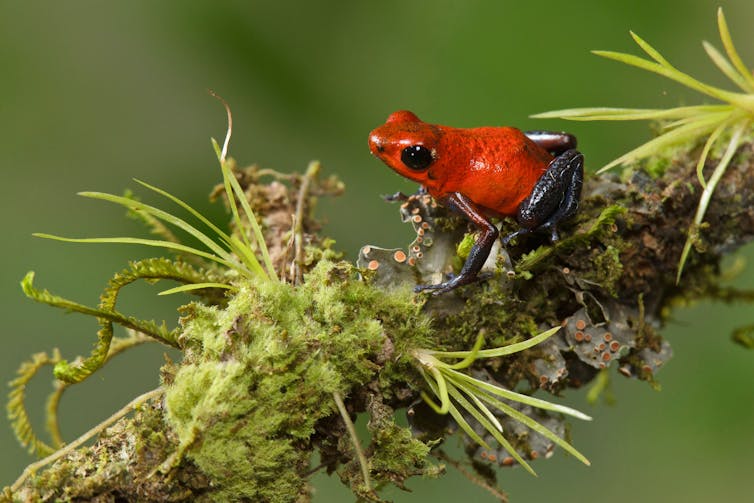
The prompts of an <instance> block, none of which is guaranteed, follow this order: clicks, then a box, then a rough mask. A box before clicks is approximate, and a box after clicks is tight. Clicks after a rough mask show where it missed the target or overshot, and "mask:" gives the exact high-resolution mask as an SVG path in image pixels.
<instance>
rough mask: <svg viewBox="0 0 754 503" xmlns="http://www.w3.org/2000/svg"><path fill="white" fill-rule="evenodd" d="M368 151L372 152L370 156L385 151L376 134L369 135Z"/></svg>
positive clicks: (380, 139)
mask: <svg viewBox="0 0 754 503" xmlns="http://www.w3.org/2000/svg"><path fill="white" fill-rule="evenodd" d="M369 150H371V151H372V154H374V155H379V154H381V153H382V152H384V151H385V146H384V144H383V142H382V138H380V136H379V135H378V134H375V133H374V132H372V133H371V134H370V135H369Z"/></svg>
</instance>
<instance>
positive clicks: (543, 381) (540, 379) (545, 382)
mask: <svg viewBox="0 0 754 503" xmlns="http://www.w3.org/2000/svg"><path fill="white" fill-rule="evenodd" d="M547 381H548V379H547V376H539V383H540V384H547Z"/></svg>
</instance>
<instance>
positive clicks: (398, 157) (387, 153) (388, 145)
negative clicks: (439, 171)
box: [369, 110, 441, 185]
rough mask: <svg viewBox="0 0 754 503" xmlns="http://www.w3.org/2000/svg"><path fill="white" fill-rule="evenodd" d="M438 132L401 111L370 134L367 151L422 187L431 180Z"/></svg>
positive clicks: (414, 116) (435, 157) (413, 116)
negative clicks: (431, 168)
mask: <svg viewBox="0 0 754 503" xmlns="http://www.w3.org/2000/svg"><path fill="white" fill-rule="evenodd" d="M440 136H441V131H440V129H439V128H438V127H437V126H434V125H432V124H427V123H426V122H422V120H421V119H419V117H417V116H416V115H414V114H413V113H411V112H409V111H406V110H401V111H399V112H394V113H393V114H391V115H390V117H388V119H387V121H386V122H385V124H383V125H382V126H379V127H378V128H376V129H374V130H373V131H372V132H371V133H369V149H370V150H371V151H372V154H374V155H376V156H377V157H379V158H380V159H381V160H382V162H384V163H385V164H387V165H388V166H390V168H392V169H393V170H394V171H395V172H397V173H398V174H399V175H402V176H405V177H406V178H408V179H410V180H414V181H416V182H419V183H421V184H425V185H426V184H427V181H428V180H430V179H431V175H430V169H429V168H430V167H431V166H432V164H433V163H434V162H435V160H436V159H437V146H438V144H439V142H440Z"/></svg>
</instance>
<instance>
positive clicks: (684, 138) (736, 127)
mask: <svg viewBox="0 0 754 503" xmlns="http://www.w3.org/2000/svg"><path fill="white" fill-rule="evenodd" d="M717 25H718V31H719V32H720V40H721V41H722V43H723V47H724V48H725V53H726V55H727V58H726V55H723V54H722V53H721V52H720V51H718V50H717V49H716V48H715V47H714V46H713V45H712V44H710V43H708V42H706V41H704V42H702V45H703V47H704V50H705V52H706V53H707V55H708V56H709V58H710V59H711V60H712V62H713V64H714V65H715V66H716V67H717V68H718V69H719V70H720V71H721V72H722V73H723V75H725V76H726V77H727V78H728V79H729V80H730V81H731V82H733V83H734V84H735V85H736V86H737V87H738V88H740V89H741V90H742V91H743V92H734V91H727V90H725V89H721V88H719V87H715V86H712V85H709V84H706V83H704V82H701V81H699V80H697V79H695V78H694V77H692V76H690V75H688V74H686V73H683V72H681V71H679V70H678V69H676V68H675V67H674V66H673V65H671V64H670V62H669V61H668V60H667V59H665V57H664V56H663V55H662V54H660V52H659V51H658V50H657V49H655V48H654V47H652V46H651V45H650V44H649V43H647V42H646V41H645V40H644V39H642V38H641V37H639V36H638V35H636V34H635V33H633V32H631V37H633V39H634V41H635V42H636V44H637V45H638V46H639V47H640V48H641V49H642V50H643V51H644V52H645V53H646V54H647V55H648V56H649V57H650V58H651V59H645V58H642V57H639V56H635V55H632V54H625V53H620V52H613V51H593V52H594V54H597V55H598V56H602V57H605V58H608V59H612V60H615V61H619V62H621V63H624V64H627V65H631V66H635V67H637V68H641V69H643V70H647V71H650V72H653V73H656V74H658V75H662V76H663V77H666V78H668V79H671V80H674V81H676V82H679V83H681V84H683V85H684V86H686V87H689V88H691V89H694V90H696V91H699V92H700V93H702V94H705V95H707V96H709V97H712V98H715V99H717V100H720V101H723V102H725V103H723V104H717V105H697V106H686V107H676V108H670V109H667V110H653V109H623V108H573V109H568V110H557V111H554V112H546V113H541V114H537V115H534V116H533V117H537V118H543V119H544V118H560V119H567V120H580V121H591V120H656V121H668V120H673V119H675V121H674V122H670V123H666V124H664V126H663V127H662V132H661V134H660V135H658V136H657V137H656V138H654V139H652V140H650V141H648V142H647V143H645V144H643V145H641V146H639V147H637V148H635V149H633V150H631V151H630V152H628V153H626V154H623V155H622V156H620V157H618V158H617V159H615V160H613V161H611V162H609V163H608V164H606V165H605V166H603V167H602V168H601V169H600V170H599V171H598V173H601V172H603V171H606V170H608V169H611V168H613V167H615V166H618V165H627V164H630V163H634V162H636V161H639V160H642V159H645V158H647V157H650V156H652V155H656V154H658V153H661V152H662V151H663V150H664V149H665V148H667V147H668V146H671V145H678V144H688V145H694V144H697V143H700V142H701V141H702V140H704V147H703V148H702V152H701V155H700V157H699V161H698V163H697V177H698V178H699V181H700V183H701V185H702V187H703V189H704V190H703V192H702V196H701V198H700V200H699V205H698V207H697V211H696V214H695V216H694V220H693V222H692V223H691V224H690V225H689V229H688V231H687V235H688V237H687V239H686V243H685V245H684V247H683V252H682V253H681V257H680V259H679V261H678V272H677V275H676V283H678V282H679V281H680V279H681V274H682V273H683V267H684V265H685V263H686V260H687V258H688V256H689V252H690V251H691V247H692V246H693V244H694V242H695V241H696V240H697V239H698V237H699V232H698V231H699V228H700V226H701V224H702V222H703V220H704V215H705V214H706V212H707V207H708V206H709V202H710V200H711V198H712V195H713V193H714V190H715V186H716V185H717V182H718V180H720V178H721V177H722V176H723V175H724V174H725V170H726V169H727V167H728V166H729V165H730V162H731V160H732V158H733V155H734V154H735V153H736V150H737V149H738V147H739V146H740V144H741V141H742V138H743V136H744V134H746V133H747V132H752V131H753V130H754V128H752V125H754V75H752V72H751V70H749V69H748V68H747V67H746V65H744V63H743V61H742V60H741V57H740V56H739V55H738V51H737V50H736V47H735V45H734V44H733V40H732V39H731V36H730V31H729V30H728V23H727V22H726V20H725V15H724V14H723V9H722V8H720V9H718V11H717ZM724 142H727V145H725V149H724V151H725V153H724V154H723V155H722V157H721V158H720V160H719V161H718V163H717V166H716V168H715V169H714V171H713V174H712V176H711V177H710V179H709V180H707V179H706V178H705V176H704V167H705V165H706V163H707V160H708V158H709V155H710V152H712V151H714V150H716V149H714V147H715V146H716V145H718V143H724Z"/></svg>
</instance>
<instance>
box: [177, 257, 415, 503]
mask: <svg viewBox="0 0 754 503" xmlns="http://www.w3.org/2000/svg"><path fill="white" fill-rule="evenodd" d="M419 307H420V306H418V305H414V304H413V303H412V302H410V301H409V300H408V298H407V294H406V293H405V292H397V293H393V294H391V293H386V292H382V291H379V290H376V289H374V288H370V287H368V286H366V285H364V284H363V282H360V281H358V280H357V279H356V278H355V277H354V275H353V270H352V266H350V265H348V264H346V263H337V264H336V263H332V262H327V261H323V262H320V263H319V264H318V265H317V266H316V267H315V268H314V270H313V271H312V272H311V273H310V274H309V275H308V277H307V278H306V282H305V283H304V285H302V286H301V287H298V288H294V287H292V286H290V285H286V284H282V283H277V282H267V283H261V284H254V285H252V284H250V283H249V284H245V285H242V286H241V287H240V288H239V291H238V294H236V295H235V296H234V297H232V298H231V299H229V301H228V306H227V308H226V309H224V310H219V309H216V308H212V307H205V306H199V305H195V306H193V308H192V310H191V315H190V316H188V317H187V318H185V319H184V323H185V326H184V332H183V337H184V338H185V339H186V342H187V343H188V345H189V346H190V347H193V348H197V349H196V350H194V351H191V352H187V355H186V360H185V361H184V363H183V365H182V366H181V367H180V369H179V370H178V371H177V373H176V374H175V376H174V377H173V379H172V384H171V385H170V386H169V387H168V389H167V392H166V407H167V418H168V422H169V424H170V426H171V427H172V428H173V429H174V430H175V431H176V433H177V435H178V438H179V445H180V447H179V452H185V454H186V456H187V457H188V458H189V459H191V460H192V461H193V462H194V463H196V465H197V466H198V467H199V468H200V469H201V470H202V471H203V472H204V473H205V474H207V475H208V476H209V477H210V478H211V479H213V480H218V481H219V480H222V481H223V486H222V487H220V488H219V489H218V493H217V496H218V497H220V498H231V497H232V498H249V499H251V500H253V501H292V500H295V499H296V498H297V497H298V495H300V494H302V493H304V492H305V491H306V487H305V484H306V479H305V478H304V477H302V473H303V472H304V471H306V470H307V469H308V466H309V458H310V455H311V451H312V449H313V448H312V445H311V439H312V437H313V436H314V435H315V425H316V424H317V422H318V421H320V420H323V419H325V418H327V417H329V416H331V415H333V414H335V411H336V407H335V403H334V401H333V399H332V393H333V392H336V391H337V392H339V393H341V394H343V395H348V394H349V393H350V392H351V390H353V389H354V388H355V387H357V386H360V385H363V384H365V383H366V382H368V381H369V380H370V379H373V378H374V377H375V376H376V372H377V370H379V369H380V368H381V366H382V365H384V364H386V362H387V361H388V359H386V358H384V355H383V354H382V353H384V348H385V346H386V344H387V341H388V340H390V341H391V342H390V345H391V346H392V347H393V348H396V349H398V348H401V347H403V346H404V345H411V346H413V347H415V345H416V343H417V342H424V341H425V340H426V339H427V337H428V334H429V324H428V322H427V321H426V319H425V318H424V316H423V315H421V314H420V313H419ZM394 354H395V353H394ZM398 354H400V353H398ZM403 355H407V352H404V353H403ZM405 358H407V356H402V357H401V358H398V359H395V358H392V359H390V365H391V366H393V367H394V368H396V369H398V370H399V372H397V373H396V374H395V375H396V376H400V375H401V372H400V369H401V368H402V367H401V366H404V367H409V366H410V365H409V362H408V361H407V360H405ZM406 370H407V371H409V370H408V368H406ZM398 378H400V377H398ZM396 428H398V427H397V426H394V427H393V426H390V427H386V428H381V429H380V430H379V432H380V433H379V440H378V442H379V443H381V444H383V443H388V444H389V443H390V442H391V440H390V439H392V438H394V437H395V438H397V439H399V440H396V441H395V442H397V444H396V445H397V447H396V448H395V449H392V450H391V453H390V455H391V456H398V453H397V452H396V451H397V450H402V451H404V452H408V453H409V454H410V455H409V456H408V458H407V459H411V460H414V461H412V463H418V461H417V456H421V457H425V456H426V454H427V450H428V449H427V448H426V446H424V444H422V443H421V442H418V441H413V440H412V441H409V439H408V437H406V435H409V436H410V433H409V432H408V431H404V430H403V429H400V428H398V429H396ZM391 445H392V444H391ZM377 452H378V457H377V458H376V460H375V463H376V465H375V466H376V467H382V466H383V465H384V459H385V458H384V456H385V453H384V452H382V450H378V451H377ZM398 457H399V456H398ZM383 468H384V467H383ZM383 468H379V469H380V470H383ZM384 469H385V470H387V471H394V470H389V469H387V468H384ZM414 469H415V468H414ZM403 478H405V476H404V477H403Z"/></svg>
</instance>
